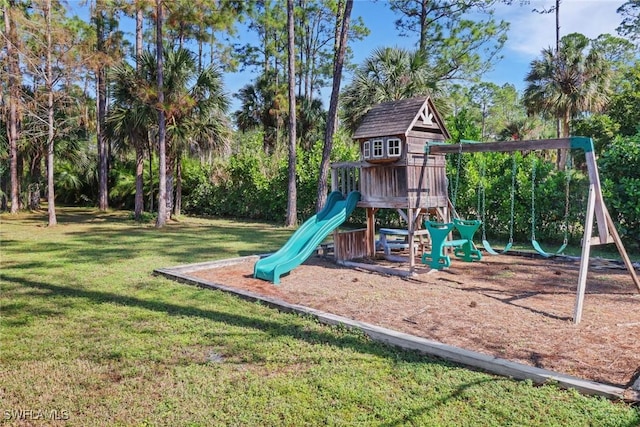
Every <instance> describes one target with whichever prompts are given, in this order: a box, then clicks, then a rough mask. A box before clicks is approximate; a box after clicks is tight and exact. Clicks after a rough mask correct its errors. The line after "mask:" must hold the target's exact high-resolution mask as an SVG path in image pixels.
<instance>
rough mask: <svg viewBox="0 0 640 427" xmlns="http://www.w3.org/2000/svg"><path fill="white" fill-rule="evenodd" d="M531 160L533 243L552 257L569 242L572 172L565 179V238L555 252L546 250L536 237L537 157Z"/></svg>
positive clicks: (559, 253)
mask: <svg viewBox="0 0 640 427" xmlns="http://www.w3.org/2000/svg"><path fill="white" fill-rule="evenodd" d="M532 159H533V161H532V162H531V164H532V167H531V245H532V246H533V249H535V251H536V252H537V253H539V254H540V255H542V256H543V257H545V258H551V257H554V256H558V255H562V253H563V252H564V250H565V249H566V248H567V245H568V243H569V183H570V181H571V174H570V173H569V171H567V173H566V181H565V203H564V225H563V229H564V239H563V241H562V245H561V246H560V248H558V249H557V250H556V251H555V252H549V251H545V250H544V249H543V248H542V246H541V245H540V243H539V242H538V240H537V239H536V194H535V188H536V163H537V162H536V157H535V156H532Z"/></svg>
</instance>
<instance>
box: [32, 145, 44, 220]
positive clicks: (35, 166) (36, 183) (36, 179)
mask: <svg viewBox="0 0 640 427" xmlns="http://www.w3.org/2000/svg"><path fill="white" fill-rule="evenodd" d="M42 154H43V152H42V150H40V149H38V150H36V152H35V153H34V154H33V157H32V158H31V161H30V162H29V181H30V182H29V210H31V211H36V210H38V209H40V196H41V189H40V181H41V179H42Z"/></svg>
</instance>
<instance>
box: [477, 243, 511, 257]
mask: <svg viewBox="0 0 640 427" xmlns="http://www.w3.org/2000/svg"><path fill="white" fill-rule="evenodd" d="M482 246H483V247H484V250H485V251H487V252H488V253H489V254H491V255H502V254H506V253H507V252H509V250H510V249H511V246H513V242H512V241H510V242H509V243H507V244H506V246H505V247H504V249H502V250H501V251H500V252H498V251H496V250H495V249H493V248H492V247H491V243H489V241H488V240H486V239H483V240H482Z"/></svg>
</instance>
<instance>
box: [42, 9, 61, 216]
mask: <svg viewBox="0 0 640 427" xmlns="http://www.w3.org/2000/svg"><path fill="white" fill-rule="evenodd" d="M45 8H46V11H45V16H46V19H47V63H46V67H47V71H46V72H47V77H46V85H47V127H48V135H47V205H48V207H47V212H48V214H49V223H48V225H49V227H54V226H55V225H56V224H58V219H57V218H56V196H55V191H54V185H53V183H54V180H53V141H54V135H55V133H54V127H53V124H54V123H53V71H52V70H51V51H52V50H53V48H52V42H51V0H47V2H46V6H45Z"/></svg>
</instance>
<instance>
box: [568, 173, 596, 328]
mask: <svg viewBox="0 0 640 427" xmlns="http://www.w3.org/2000/svg"><path fill="white" fill-rule="evenodd" d="M594 187H595V185H594V184H590V185H589V199H588V201H587V217H586V219H585V222H584V237H583V238H582V254H581V256H580V273H579V274H578V288H577V289H576V303H575V306H574V308H573V323H575V324H576V325H577V324H578V323H580V320H581V319H582V306H583V304H584V293H585V290H586V287H587V273H588V271H589V253H590V251H591V233H592V232H593V216H594V212H595V206H596V195H595V188H594Z"/></svg>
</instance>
